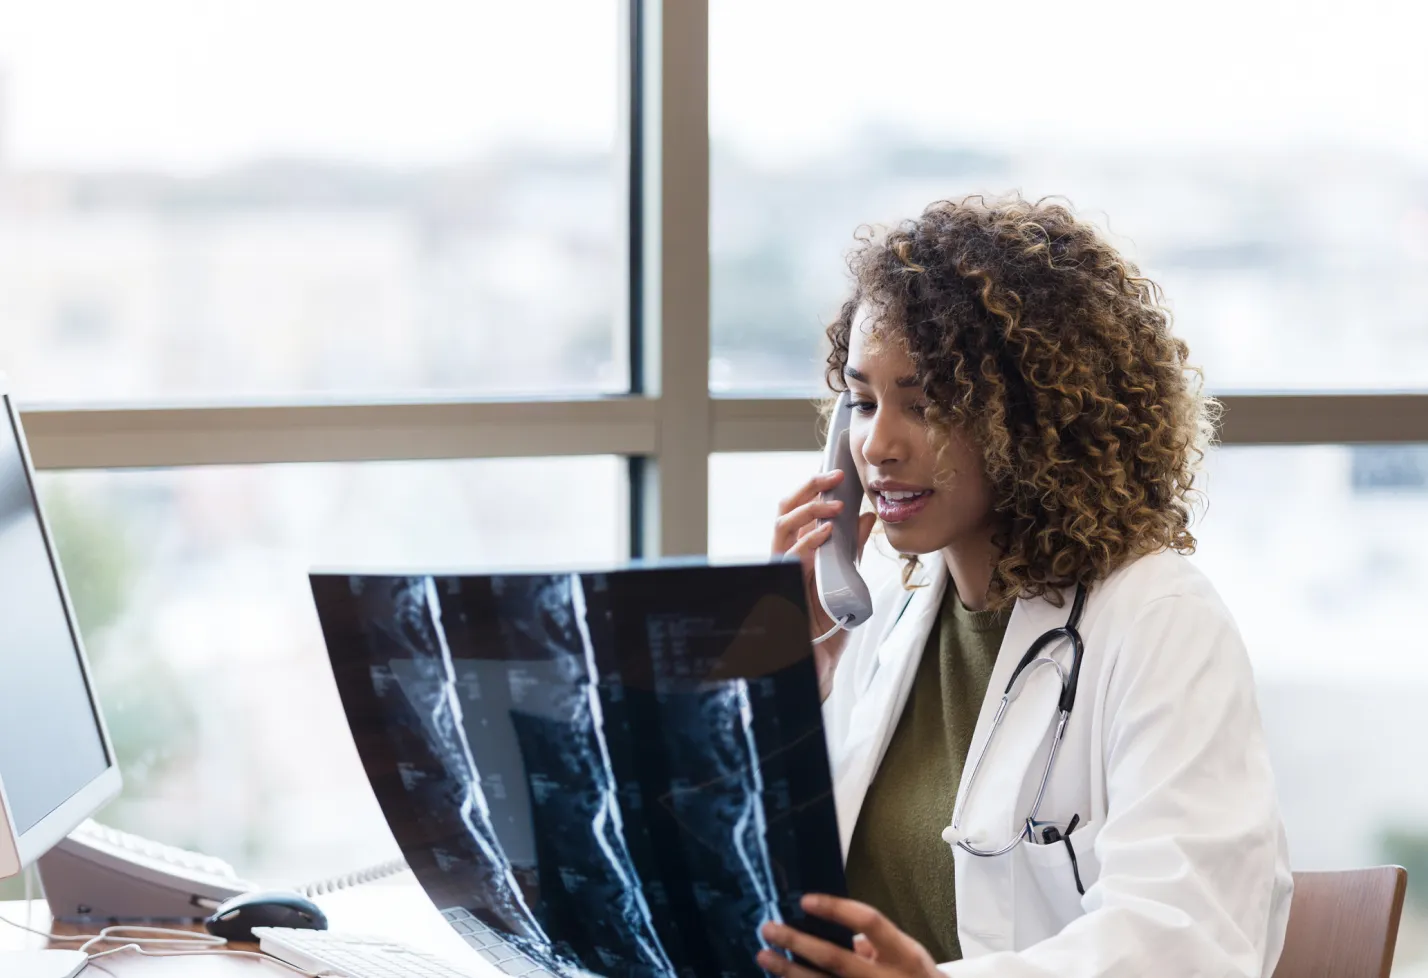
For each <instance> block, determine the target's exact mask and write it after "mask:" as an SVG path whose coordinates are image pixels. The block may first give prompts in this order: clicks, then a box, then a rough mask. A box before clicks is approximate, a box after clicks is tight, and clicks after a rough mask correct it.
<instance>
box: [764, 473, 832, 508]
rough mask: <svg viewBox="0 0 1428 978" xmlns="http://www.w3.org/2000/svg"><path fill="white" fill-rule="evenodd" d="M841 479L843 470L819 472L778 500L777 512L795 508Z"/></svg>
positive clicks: (830, 487)
mask: <svg viewBox="0 0 1428 978" xmlns="http://www.w3.org/2000/svg"><path fill="white" fill-rule="evenodd" d="M842 481H843V470H842V469H834V470H833V471H831V472H820V473H818V474H817V475H815V476H814V477H813V478H811V479H809V480H808V481H807V482H805V483H804V484H803V485H801V486H799V487H798V488H797V489H795V490H794V491H793V492H792V493H791V494H790V495H788V496H785V497H784V498H783V499H781V500H779V504H778V512H779V515H780V516H782V515H783V514H784V513H787V512H789V511H791V510H795V509H797V508H798V507H800V506H802V505H803V504H804V503H806V502H808V501H809V500H810V499H812V498H814V497H815V496H817V495H818V494H819V493H821V492H827V491H828V490H829V489H832V488H833V487H834V486H836V485H837V484H838V483H840V482H842Z"/></svg>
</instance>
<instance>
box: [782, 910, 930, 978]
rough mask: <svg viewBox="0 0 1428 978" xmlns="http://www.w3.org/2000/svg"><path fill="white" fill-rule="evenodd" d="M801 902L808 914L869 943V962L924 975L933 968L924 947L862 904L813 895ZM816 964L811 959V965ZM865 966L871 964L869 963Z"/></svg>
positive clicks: (882, 916)
mask: <svg viewBox="0 0 1428 978" xmlns="http://www.w3.org/2000/svg"><path fill="white" fill-rule="evenodd" d="M802 902H803V909H804V910H806V911H807V912H808V913H811V914H813V915H814V916H816V917H822V918H823V919H824V920H831V921H833V922H834V923H836V924H842V925H843V926H844V927H846V928H848V929H849V930H851V931H853V932H854V933H856V934H858V935H859V936H860V937H861V938H862V939H863V940H864V941H866V942H867V943H868V944H869V945H871V946H872V949H873V958H872V959H871V960H872V961H878V962H880V963H882V964H885V965H889V966H891V967H893V968H895V969H897V970H899V971H900V972H903V973H911V974H925V973H931V972H932V971H933V970H934V965H933V963H932V957H931V956H930V955H929V954H928V953H927V949H926V948H924V947H923V946H922V945H921V944H919V943H918V942H917V940H916V939H914V938H913V937H910V936H909V935H908V934H906V933H904V932H903V931H902V930H899V929H898V927H897V925H895V924H894V923H893V922H892V921H891V920H888V918H887V917H885V916H884V915H883V914H882V913H880V912H879V911H877V910H874V909H873V908H872V907H870V906H868V905H867V904H866V903H859V902H858V901H857V900H847V899H844V898H842V897H830V896H820V895H816V894H810V895H808V896H805V897H804V898H803V901H802ZM800 953H801V952H800ZM809 960H812V959H811V958H810V959H809ZM817 963H818V962H817V961H814V964H817ZM869 967H872V965H871V962H870V963H869Z"/></svg>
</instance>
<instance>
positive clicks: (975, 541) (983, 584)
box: [942, 527, 1001, 611]
mask: <svg viewBox="0 0 1428 978" xmlns="http://www.w3.org/2000/svg"><path fill="white" fill-rule="evenodd" d="M994 532H995V531H994V529H993V528H991V527H988V528H986V529H985V530H979V531H977V532H975V533H969V534H967V536H966V537H964V538H962V539H960V540H958V541H956V542H955V543H951V544H948V545H947V546H946V547H943V548H942V559H943V561H945V562H946V564H947V572H948V573H949V574H951V575H952V583H953V585H954V586H955V587H956V588H957V597H958V598H960V599H961V601H962V604H963V606H964V607H966V608H967V610H969V611H985V610H986V608H987V592H988V591H989V590H990V589H991V583H992V571H993V570H994V569H996V566H997V558H999V557H1000V556H1001V551H1000V550H999V549H998V548H997V545H996V544H995V543H994V542H993V540H992V537H993V535H994Z"/></svg>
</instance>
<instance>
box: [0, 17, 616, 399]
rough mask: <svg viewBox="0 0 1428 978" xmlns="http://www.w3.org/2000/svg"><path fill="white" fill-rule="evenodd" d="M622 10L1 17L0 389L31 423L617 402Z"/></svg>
mask: <svg viewBox="0 0 1428 978" xmlns="http://www.w3.org/2000/svg"><path fill="white" fill-rule="evenodd" d="M618 10H619V4H618V3H617V2H616V0H595V2H587V3H576V4H571V3H552V2H536V3H520V4H476V5H473V4H470V3H463V2H460V0H417V2H414V3H406V4H401V5H397V4H350V3H341V2H338V0H296V2H278V0H255V2H251V3H242V4H193V3H185V2H182V0H137V2H133V3H125V4H122V5H117V6H114V5H106V4H82V5H75V4H69V3H57V4H31V3H22V2H16V0H0V307H3V310H4V312H3V316H4V328H3V329H0V364H3V365H4V367H5V369H6V370H7V371H8V372H9V373H10V374H12V375H13V377H14V380H15V384H16V385H17V388H18V389H19V390H20V391H21V392H22V394H24V395H25V396H26V397H27V398H28V399H30V400H32V401H35V400H43V401H51V402H56V401H57V402H73V401H88V402H93V401H115V400H125V401H133V400H155V399H161V400H173V399H180V400H195V399H199V398H202V399H206V400H207V399H213V398H220V397H221V398H233V397H254V396H257V397H265V398H270V397H284V396H286V397H291V396H294V395H302V394H318V393H320V394H324V395H343V396H349V397H350V396H353V395H374V394H379V395H389V394H412V393H417V392H450V393H479V394H485V395H492V394H522V393H532V392H540V393H547V394H549V393H566V392H585V393H598V392H601V391H609V390H620V389H624V388H625V387H626V386H627V384H628V370H627V368H626V366H625V364H624V363H623V362H622V361H620V360H618V358H617V355H616V345H615V337H616V336H617V335H623V332H622V331H623V329H624V327H623V325H622V324H618V323H617V311H618V306H619V305H620V302H619V301H618V297H619V295H620V281H621V277H620V270H619V261H620V258H619V255H620V250H621V247H622V245H621V242H622V240H623V235H624V233H625V229H624V226H623V223H622V221H621V220H620V206H621V204H620V201H621V200H623V185H622V183H621V180H622V177H621V174H620V172H619V168H618V166H617V152H616V151H617V132H616V130H617V119H618V117H619V113H620V107H619V101H618V92H619V88H620V84H619V50H620V45H619V36H620V35H619V31H620V24H619V16H618ZM77 19H78V20H82V21H83V27H82V29H77V28H76V23H75V22H76V20H77ZM535 65H559V70H558V71H550V70H545V69H540V68H536V67H534V66H535ZM517 79H518V81H516V80H517ZM617 326H618V329H617Z"/></svg>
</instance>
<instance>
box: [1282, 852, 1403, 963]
mask: <svg viewBox="0 0 1428 978" xmlns="http://www.w3.org/2000/svg"><path fill="white" fill-rule="evenodd" d="M1407 887H1408V873H1407V872H1406V871H1405V870H1404V869H1403V868H1402V867H1400V866H1375V867H1373V868H1371V869H1351V870H1345V871H1342V872H1334V873H1295V874H1294V898H1293V899H1292V900H1291V901H1290V904H1289V932H1288V934H1287V935H1286V936H1285V939H1284V953H1283V954H1281V955H1280V957H1279V964H1278V966H1277V967H1276V968H1275V969H1274V978H1330V976H1332V978H1388V972H1389V968H1390V967H1391V966H1392V965H1393V947H1394V945H1395V944H1396V943H1397V942H1398V918H1399V915H1400V914H1401V913H1402V912H1403V893H1404V891H1405V890H1406V889H1407Z"/></svg>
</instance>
